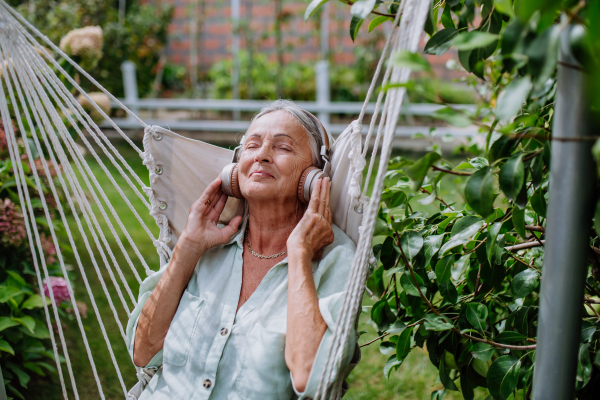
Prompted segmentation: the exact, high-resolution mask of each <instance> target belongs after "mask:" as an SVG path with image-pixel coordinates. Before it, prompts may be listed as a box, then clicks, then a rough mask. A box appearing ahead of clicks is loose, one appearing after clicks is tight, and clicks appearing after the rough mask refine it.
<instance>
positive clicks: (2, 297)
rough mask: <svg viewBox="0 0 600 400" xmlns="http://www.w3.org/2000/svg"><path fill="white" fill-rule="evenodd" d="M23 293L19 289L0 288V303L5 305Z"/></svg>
mask: <svg viewBox="0 0 600 400" xmlns="http://www.w3.org/2000/svg"><path fill="white" fill-rule="evenodd" d="M21 293H23V291H22V290H21V289H17V288H14V287H10V286H0V303H6V302H7V301H8V300H10V299H11V298H13V297H15V296H17V295H19V294H21Z"/></svg>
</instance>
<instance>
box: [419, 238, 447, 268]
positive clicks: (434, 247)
mask: <svg viewBox="0 0 600 400" xmlns="http://www.w3.org/2000/svg"><path fill="white" fill-rule="evenodd" d="M443 241H444V234H441V235H431V236H427V237H426V238H425V240H424V241H423V251H424V253H425V262H424V265H425V266H427V265H429V263H430V262H431V259H432V258H433V256H434V255H435V254H436V253H437V252H438V250H439V249H440V246H441V245H442V242H443Z"/></svg>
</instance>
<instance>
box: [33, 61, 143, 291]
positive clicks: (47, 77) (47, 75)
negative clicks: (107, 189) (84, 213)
mask: <svg viewBox="0 0 600 400" xmlns="http://www.w3.org/2000/svg"><path fill="white" fill-rule="evenodd" d="M32 59H33V60H35V59H36V58H35V57H32ZM40 64H41V65H40ZM37 66H39V68H40V70H42V71H43V72H44V73H43V75H41V74H40V73H36V75H37V76H38V77H39V78H40V80H41V81H43V83H44V85H45V86H46V89H47V90H48V92H49V93H50V94H51V96H52V97H53V99H54V101H55V102H56V103H57V104H58V105H59V107H60V108H61V110H62V111H63V113H64V114H65V115H66V117H67V118H68V119H69V122H70V123H71V124H72V125H73V127H74V128H75V129H76V130H77V131H78V133H80V135H81V131H80V130H79V128H78V126H77V124H76V122H74V121H73V119H72V118H71V117H70V115H69V113H68V108H69V107H68V105H69V104H70V103H71V104H73V102H71V101H70V96H69V95H67V94H65V93H64V92H65V91H66V88H64V85H62V83H61V82H60V81H58V79H57V78H56V77H55V76H54V75H53V74H52V73H51V71H49V70H48V66H47V65H45V63H43V61H41V63H40V62H39V61H38V62H37ZM49 84H50V85H52V87H54V89H55V90H57V91H58V93H59V95H60V97H61V98H62V99H63V101H66V102H67V107H64V106H63V105H62V103H61V101H60V99H59V98H57V96H56V94H55V92H54V91H53V90H52V88H51V87H50V86H49ZM67 93H68V92H67ZM73 105H74V106H75V107H77V106H79V104H78V103H77V102H74V104H73ZM46 107H47V108H48V107H51V105H50V104H46ZM75 115H76V116H78V115H79V114H78V113H75ZM61 125H62V122H61ZM65 129H66V128H65ZM64 139H66V140H68V141H69V142H71V144H72V147H73V149H74V151H75V152H76V153H77V158H79V160H81V164H82V165H83V166H84V167H85V171H87V173H88V175H89V176H90V177H91V178H92V180H93V182H94V184H95V186H96V188H97V190H98V192H99V193H100V194H101V196H102V198H103V200H104V202H105V204H106V205H107V207H108V208H109V210H110V211H111V214H112V215H113V217H114V218H115V220H116V221H117V223H118V225H119V227H120V228H121V231H122V232H123V233H124V235H125V237H126V238H127V240H128V242H129V244H130V246H131V247H132V249H133V250H134V252H135V253H136V255H137V256H138V258H139V259H140V261H141V262H142V264H143V266H144V269H145V270H146V272H148V271H150V268H149V267H148V265H147V263H146V261H145V259H144V257H143V256H142V255H141V253H140V252H139V250H138V248H137V246H136V245H135V242H134V241H133V240H132V239H131V236H130V235H129V232H128V231H127V229H126V228H125V226H124V225H123V223H122V222H121V219H120V218H119V216H118V214H117V212H116V211H115V210H114V208H113V206H112V204H111V202H110V201H109V200H108V198H107V196H106V194H105V193H104V191H103V190H102V187H101V186H100V184H99V183H98V181H97V179H96V177H95V175H94V174H93V172H92V171H91V169H90V168H89V165H88V164H87V162H86V161H85V159H84V158H83V155H82V154H81V152H80V150H79V148H78V147H77V146H76V145H75V143H74V141H73V139H72V138H71V135H70V134H68V133H67V134H65V135H63V140H64ZM82 139H83V140H84V142H85V143H86V144H87V147H88V149H89V150H90V153H91V154H92V155H93V156H94V158H95V159H96V161H97V162H98V164H99V165H100V167H101V168H102V169H103V171H104V172H105V173H106V175H107V177H108V178H109V179H110V180H111V182H112V184H113V186H114V187H115V188H116V189H117V191H118V192H119V193H120V195H121V197H122V198H123V199H124V201H125V203H126V204H127V205H128V208H129V209H130V210H131V211H132V213H133V215H134V216H135V217H136V219H137V220H138V222H140V225H141V226H142V228H143V229H144V230H145V231H146V233H147V234H148V236H149V238H150V239H151V240H152V241H153V242H154V241H155V239H154V236H153V235H152V233H151V232H150V230H149V228H148V227H147V226H146V224H145V223H144V222H143V220H142V219H141V217H140V215H139V214H138V213H137V211H136V210H135V208H134V207H133V205H132V204H131V203H130V202H129V200H128V199H127V196H125V194H124V193H123V191H122V190H121V189H120V187H119V185H118V184H117V183H116V181H115V180H114V178H113V177H112V175H111V174H110V172H109V171H108V169H107V168H106V166H105V165H104V163H103V162H102V160H101V159H100V158H99V157H98V155H97V154H96V152H95V150H94V148H93V147H92V146H91V145H90V144H89V143H88V142H87V140H86V139H85V137H82ZM80 170H81V171H82V172H83V169H81V168H80ZM82 175H83V176H85V174H82ZM85 179H86V181H87V178H85ZM96 202H97V204H98V205H101V203H100V202H99V201H97V200H96ZM147 207H148V208H150V205H149V204H147ZM107 221H108V220H107ZM109 224H110V222H109ZM110 227H111V228H112V224H110ZM115 235H116V234H115ZM129 264H130V267H131V269H132V271H134V274H135V275H136V279H137V280H138V282H141V279H140V278H139V275H138V274H137V271H136V270H135V268H134V267H133V264H131V263H129Z"/></svg>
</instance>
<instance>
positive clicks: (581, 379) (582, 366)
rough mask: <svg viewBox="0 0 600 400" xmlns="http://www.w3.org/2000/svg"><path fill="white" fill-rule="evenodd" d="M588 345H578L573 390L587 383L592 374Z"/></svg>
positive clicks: (579, 388)
mask: <svg viewBox="0 0 600 400" xmlns="http://www.w3.org/2000/svg"><path fill="white" fill-rule="evenodd" d="M589 347H590V344H589V343H586V344H583V343H582V344H580V345H579V354H578V362H577V375H576V384H575V390H581V389H582V388H583V387H584V386H585V385H587V384H588V382H589V381H590V378H591V376H592V362H591V359H590V352H589Z"/></svg>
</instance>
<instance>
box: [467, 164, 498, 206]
mask: <svg viewBox="0 0 600 400" xmlns="http://www.w3.org/2000/svg"><path fill="white" fill-rule="evenodd" d="M493 182H494V174H493V173H492V170H491V169H490V168H482V169H480V170H479V171H477V172H475V173H474V174H473V175H471V177H470V178H469V180H468V181H467V186H466V187H465V198H466V200H467V203H468V204H469V205H470V206H471V208H472V209H473V210H475V212H477V213H478V214H479V215H481V216H482V217H484V218H485V217H487V216H488V215H490V214H491V213H492V212H493V211H494V210H493V207H492V206H493V203H494V185H493Z"/></svg>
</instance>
